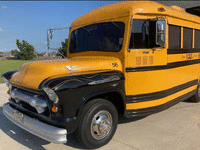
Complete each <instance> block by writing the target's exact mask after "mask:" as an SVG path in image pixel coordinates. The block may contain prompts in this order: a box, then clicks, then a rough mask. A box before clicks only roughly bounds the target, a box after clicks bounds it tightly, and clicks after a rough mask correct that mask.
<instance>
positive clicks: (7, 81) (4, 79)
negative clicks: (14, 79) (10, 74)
mask: <svg viewBox="0 0 200 150" xmlns="http://www.w3.org/2000/svg"><path fill="white" fill-rule="evenodd" d="M2 79H3V81H4V82H5V84H6V86H7V87H8V88H9V84H10V82H9V80H8V79H6V78H5V77H2Z"/></svg>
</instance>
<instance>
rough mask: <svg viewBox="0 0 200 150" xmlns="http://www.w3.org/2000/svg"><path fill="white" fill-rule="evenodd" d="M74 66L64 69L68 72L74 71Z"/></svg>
mask: <svg viewBox="0 0 200 150" xmlns="http://www.w3.org/2000/svg"><path fill="white" fill-rule="evenodd" d="M75 67H76V66H66V68H67V69H68V70H69V71H74V69H73V68H75Z"/></svg>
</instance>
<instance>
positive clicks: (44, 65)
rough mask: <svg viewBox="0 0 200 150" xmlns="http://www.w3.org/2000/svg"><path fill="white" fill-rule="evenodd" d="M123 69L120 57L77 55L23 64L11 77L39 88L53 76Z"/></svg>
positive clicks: (20, 82)
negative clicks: (69, 57)
mask: <svg viewBox="0 0 200 150" xmlns="http://www.w3.org/2000/svg"><path fill="white" fill-rule="evenodd" d="M112 70H116V71H122V65H121V62H120V60H119V59H117V58H114V57H100V56H98V57H97V56H93V57H75V58H71V59H60V60H48V61H36V62H30V63H26V64H23V65H22V66H21V68H20V70H19V72H16V73H15V74H14V75H13V76H12V77H11V79H10V82H11V83H12V84H16V85H19V86H23V87H25V88H30V89H35V90H38V87H39V85H40V83H41V82H42V81H44V80H45V79H47V78H50V77H51V78H53V76H56V77H58V76H60V77H63V76H68V75H73V74H92V73H96V72H106V71H112Z"/></svg>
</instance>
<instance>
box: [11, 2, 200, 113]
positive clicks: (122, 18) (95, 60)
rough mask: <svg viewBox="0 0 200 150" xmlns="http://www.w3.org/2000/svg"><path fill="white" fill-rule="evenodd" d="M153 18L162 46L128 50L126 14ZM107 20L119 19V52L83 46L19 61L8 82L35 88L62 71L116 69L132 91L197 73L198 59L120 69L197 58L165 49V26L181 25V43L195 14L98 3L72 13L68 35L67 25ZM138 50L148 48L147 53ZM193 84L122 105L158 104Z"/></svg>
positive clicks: (162, 86) (158, 87) (199, 20)
mask: <svg viewBox="0 0 200 150" xmlns="http://www.w3.org/2000/svg"><path fill="white" fill-rule="evenodd" d="M147 6H148V7H147ZM161 7H162V8H164V9H165V11H164V12H160V11H158V8H161ZM156 17H163V18H165V19H166V22H167V26H166V32H167V35H166V45H165V47H164V48H149V49H128V46H129V40H130V30H131V24H132V19H152V18H156ZM109 19H110V20H112V21H113V22H124V23H125V33H124V41H123V46H122V50H121V51H119V52H97V51H89V52H80V53H74V54H70V53H69V51H68V52H67V53H68V59H67V60H56V61H40V62H35V63H28V64H25V65H23V66H22V67H21V69H20V71H19V72H18V73H15V74H14V75H13V77H12V78H11V82H12V83H14V84H17V85H20V86H23V87H26V88H31V89H36V90H38V86H39V84H40V83H41V82H42V81H43V80H44V79H46V78H51V79H52V78H56V77H61V76H67V75H77V74H92V73H96V72H103V71H112V70H118V71H122V72H123V73H124V75H125V94H126V95H137V94H147V93H153V92H158V91H162V90H166V89H169V88H172V87H175V86H178V85H181V84H184V83H186V82H189V81H192V80H195V79H199V78H200V69H198V68H200V64H195V65H188V66H183V67H178V68H172V69H164V70H153V71H140V72H126V68H130V67H132V68H138V67H148V66H150V67H153V66H165V65H167V64H168V63H173V62H180V61H188V60H196V59H200V53H193V54H192V57H190V58H189V57H188V56H189V55H188V54H189V53H188V54H171V55H168V54H167V49H168V25H169V24H172V25H177V26H181V43H180V45H181V47H183V27H188V28H192V29H200V17H197V16H195V15H191V14H188V13H186V12H185V11H184V10H183V9H180V8H178V7H168V6H164V5H162V4H159V3H156V2H153V1H123V2H118V3H115V4H111V5H107V6H103V7H100V8H98V9H95V10H93V11H91V12H88V13H87V14H84V15H83V16H81V17H79V18H77V19H76V20H75V21H74V22H72V24H71V28H70V32H69V39H70V35H71V33H72V31H73V30H75V29H78V28H80V27H81V26H86V25H90V24H94V23H102V22H109ZM193 38H194V31H193ZM69 43H70V40H69ZM193 47H194V40H193ZM144 52H148V54H147V53H144ZM112 63H118V67H113V66H112ZM66 66H74V68H73V69H74V71H69V70H68V69H67V68H66ZM195 88H196V86H193V87H190V88H188V89H185V90H182V91H180V92H178V93H175V94H173V95H170V96H168V97H165V98H163V99H159V100H155V101H149V102H142V103H137V104H127V109H141V108H148V107H152V106H157V105H161V104H164V103H166V102H169V101H170V100H172V99H174V98H176V97H179V96H181V95H183V94H186V93H188V92H190V91H191V90H194V89H195Z"/></svg>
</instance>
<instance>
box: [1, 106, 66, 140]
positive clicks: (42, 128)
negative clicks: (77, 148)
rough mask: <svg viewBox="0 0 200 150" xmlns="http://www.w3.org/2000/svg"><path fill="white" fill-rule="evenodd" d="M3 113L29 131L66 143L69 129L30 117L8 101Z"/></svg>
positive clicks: (43, 137)
mask: <svg viewBox="0 0 200 150" xmlns="http://www.w3.org/2000/svg"><path fill="white" fill-rule="evenodd" d="M3 114H4V115H5V116H6V117H7V118H8V119H10V120H11V121H12V122H13V123H15V124H16V125H18V126H19V127H21V128H23V129H24V130H27V131H28V132H30V133H32V134H34V135H36V136H38V137H40V138H42V139H45V140H47V141H49V142H53V143H66V142H67V130H66V129H63V128H57V127H54V126H51V125H48V124H46V123H43V122H41V121H39V120H36V119H33V118H31V117H28V116H27V115H25V114H22V113H20V112H19V111H17V110H15V109H13V108H12V107H10V106H9V104H8V103H6V104H4V105H3Z"/></svg>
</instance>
